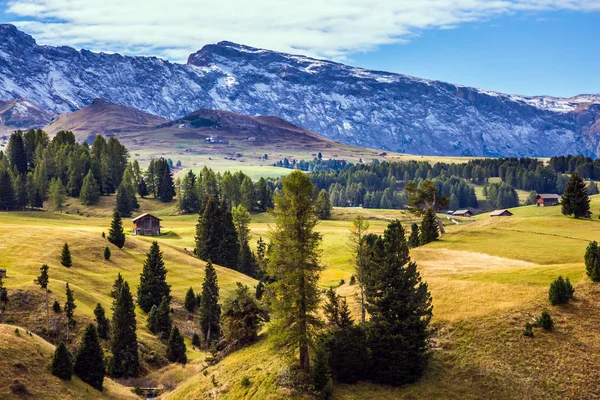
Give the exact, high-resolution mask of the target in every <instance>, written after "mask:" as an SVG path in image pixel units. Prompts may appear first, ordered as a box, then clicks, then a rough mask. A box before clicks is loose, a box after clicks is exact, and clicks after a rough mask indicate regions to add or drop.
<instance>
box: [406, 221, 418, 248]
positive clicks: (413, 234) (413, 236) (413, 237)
mask: <svg viewBox="0 0 600 400" xmlns="http://www.w3.org/2000/svg"><path fill="white" fill-rule="evenodd" d="M408 246H409V247H410V248H413V249H414V248H415V247H419V225H417V224H415V223H413V224H412V225H411V226H410V236H409V238H408Z"/></svg>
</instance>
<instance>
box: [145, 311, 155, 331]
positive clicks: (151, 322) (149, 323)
mask: <svg viewBox="0 0 600 400" xmlns="http://www.w3.org/2000/svg"><path fill="white" fill-rule="evenodd" d="M157 316H158V307H156V306H152V309H150V312H149V313H148V318H147V319H146V327H147V328H148V330H149V331H150V332H152V333H154V334H156V333H157V332H158V321H157Z"/></svg>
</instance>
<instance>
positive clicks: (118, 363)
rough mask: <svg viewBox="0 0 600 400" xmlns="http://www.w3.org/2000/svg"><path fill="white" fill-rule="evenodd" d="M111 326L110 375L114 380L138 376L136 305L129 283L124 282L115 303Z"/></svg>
mask: <svg viewBox="0 0 600 400" xmlns="http://www.w3.org/2000/svg"><path fill="white" fill-rule="evenodd" d="M111 326H112V335H111V336H112V337H111V341H110V348H111V352H112V355H113V356H112V358H111V359H110V362H109V365H108V374H109V375H110V376H112V377H114V378H133V377H136V376H138V374H139V371H140V360H139V355H138V344H137V334H136V330H137V326H136V321H135V305H134V304H133V298H132V296H131V291H130V290H129V284H128V283H127V282H123V284H122V285H121V289H120V290H119V291H118V297H117V298H116V299H115V301H114V302H113V317H112V321H111Z"/></svg>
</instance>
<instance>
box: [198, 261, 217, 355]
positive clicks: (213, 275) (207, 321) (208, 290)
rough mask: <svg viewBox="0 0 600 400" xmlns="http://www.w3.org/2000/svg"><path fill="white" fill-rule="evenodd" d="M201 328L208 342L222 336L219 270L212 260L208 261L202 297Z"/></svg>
mask: <svg viewBox="0 0 600 400" xmlns="http://www.w3.org/2000/svg"><path fill="white" fill-rule="evenodd" d="M199 319H200V330H201V331H202V333H203V334H204V338H205V339H206V342H207V343H209V344H210V343H211V342H212V341H214V340H217V339H219V338H220V337H221V324H220V321H221V306H220V305H219V284H218V283H217V271H216V270H215V267H213V265H212V263H211V262H210V260H208V261H207V262H206V269H205V273H204V283H202V298H201V302H200V307H199Z"/></svg>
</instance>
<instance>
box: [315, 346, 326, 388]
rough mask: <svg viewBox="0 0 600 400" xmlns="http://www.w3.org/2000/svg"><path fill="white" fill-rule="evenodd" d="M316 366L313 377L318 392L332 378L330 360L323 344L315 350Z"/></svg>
mask: <svg viewBox="0 0 600 400" xmlns="http://www.w3.org/2000/svg"><path fill="white" fill-rule="evenodd" d="M314 364H315V365H314V367H313V369H312V371H311V377H312V381H313V385H314V386H315V389H316V390H317V391H318V392H321V391H322V390H323V389H325V387H326V386H327V384H328V383H329V380H330V379H331V373H330V371H329V360H328V357H327V352H326V351H325V349H323V348H322V347H321V346H318V347H317V348H316V350H315V362H314Z"/></svg>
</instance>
